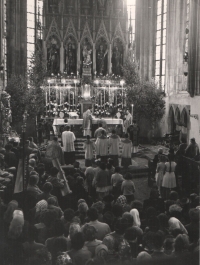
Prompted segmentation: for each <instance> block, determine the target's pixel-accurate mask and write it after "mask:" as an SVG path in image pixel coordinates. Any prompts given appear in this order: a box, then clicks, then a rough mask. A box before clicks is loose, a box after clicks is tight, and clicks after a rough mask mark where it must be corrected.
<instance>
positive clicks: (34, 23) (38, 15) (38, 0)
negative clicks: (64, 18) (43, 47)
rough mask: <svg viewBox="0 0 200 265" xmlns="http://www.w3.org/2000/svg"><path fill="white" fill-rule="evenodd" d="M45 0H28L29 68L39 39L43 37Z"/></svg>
mask: <svg viewBox="0 0 200 265" xmlns="http://www.w3.org/2000/svg"><path fill="white" fill-rule="evenodd" d="M42 21H43V0H31V1H30V0H27V68H28V67H29V66H30V60H31V57H32V55H33V53H34V52H35V44H36V40H37V39H42Z"/></svg>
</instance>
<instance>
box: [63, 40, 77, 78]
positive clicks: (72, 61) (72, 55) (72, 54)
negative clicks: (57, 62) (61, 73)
mask: <svg viewBox="0 0 200 265" xmlns="http://www.w3.org/2000/svg"><path fill="white" fill-rule="evenodd" d="M65 52H66V53H65V54H66V57H65V64H66V66H65V71H66V72H67V74H68V75H70V74H71V73H73V74H74V73H76V50H75V48H74V47H73V45H72V43H69V44H68V45H67V47H66V50H65Z"/></svg>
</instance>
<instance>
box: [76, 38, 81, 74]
mask: <svg viewBox="0 0 200 265" xmlns="http://www.w3.org/2000/svg"><path fill="white" fill-rule="evenodd" d="M80 58H81V44H80V42H79V43H78V49H77V67H76V68H77V71H79V74H80V64H81V60H80Z"/></svg>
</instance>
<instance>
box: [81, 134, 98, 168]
mask: <svg viewBox="0 0 200 265" xmlns="http://www.w3.org/2000/svg"><path fill="white" fill-rule="evenodd" d="M86 138H87V140H86V141H85V142H84V143H83V149H84V150H85V166H86V167H90V166H92V162H93V160H94V150H95V143H94V142H93V141H91V140H90V136H89V135H87V137H86Z"/></svg>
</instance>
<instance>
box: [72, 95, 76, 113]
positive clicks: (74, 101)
mask: <svg viewBox="0 0 200 265" xmlns="http://www.w3.org/2000/svg"><path fill="white" fill-rule="evenodd" d="M73 95H74V110H75V105H76V103H75V96H76V94H75V92H74V94H73Z"/></svg>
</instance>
